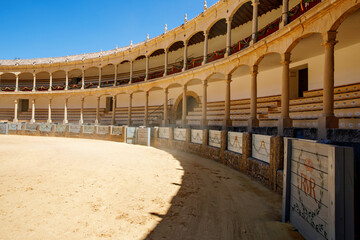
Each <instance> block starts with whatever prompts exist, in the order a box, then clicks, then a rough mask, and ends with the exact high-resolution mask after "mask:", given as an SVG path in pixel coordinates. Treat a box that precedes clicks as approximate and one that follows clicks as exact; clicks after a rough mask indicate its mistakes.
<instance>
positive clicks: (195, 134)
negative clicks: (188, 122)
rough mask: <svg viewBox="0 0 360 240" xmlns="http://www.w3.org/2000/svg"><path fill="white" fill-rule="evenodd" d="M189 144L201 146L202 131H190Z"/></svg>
mask: <svg viewBox="0 0 360 240" xmlns="http://www.w3.org/2000/svg"><path fill="white" fill-rule="evenodd" d="M191 142H192V143H197V144H202V143H203V130H198V129H191Z"/></svg>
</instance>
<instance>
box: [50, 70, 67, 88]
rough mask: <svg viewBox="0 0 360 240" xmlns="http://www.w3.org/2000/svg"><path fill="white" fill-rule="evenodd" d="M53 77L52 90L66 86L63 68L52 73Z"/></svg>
mask: <svg viewBox="0 0 360 240" xmlns="http://www.w3.org/2000/svg"><path fill="white" fill-rule="evenodd" d="M52 78H53V80H52V81H53V84H52V85H53V87H52V89H53V90H64V89H65V87H66V72H65V71H64V70H58V71H56V72H53V73H52Z"/></svg>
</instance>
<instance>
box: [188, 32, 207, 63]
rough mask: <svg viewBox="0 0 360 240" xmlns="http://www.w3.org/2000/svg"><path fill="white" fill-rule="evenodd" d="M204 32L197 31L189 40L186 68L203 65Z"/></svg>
mask: <svg viewBox="0 0 360 240" xmlns="http://www.w3.org/2000/svg"><path fill="white" fill-rule="evenodd" d="M204 40H205V35H204V32H202V31H201V32H198V33H195V34H194V35H193V36H192V37H191V38H190V39H189V41H188V54H187V55H188V56H187V63H186V68H187V69H191V68H195V67H198V66H201V64H202V62H203V59H204Z"/></svg>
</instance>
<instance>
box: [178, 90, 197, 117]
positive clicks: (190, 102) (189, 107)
mask: <svg viewBox="0 0 360 240" xmlns="http://www.w3.org/2000/svg"><path fill="white" fill-rule="evenodd" d="M182 102H183V99H181V100H180V102H179V104H178V107H177V109H176V120H181V118H182V108H183V106H182ZM196 107H199V103H198V101H197V100H196V98H195V97H193V96H186V114H188V113H189V112H192V111H193V110H194V108H196Z"/></svg>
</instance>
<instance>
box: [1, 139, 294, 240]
mask: <svg viewBox="0 0 360 240" xmlns="http://www.w3.org/2000/svg"><path fill="white" fill-rule="evenodd" d="M280 220H281V196H280V195H277V194H274V193H272V192H271V191H269V190H268V189H267V188H265V187H264V186H262V185H261V184H259V183H257V182H255V181H253V180H251V179H250V178H248V177H247V176H245V175H243V174H241V173H239V172H237V171H235V170H232V169H230V168H228V167H226V166H223V165H221V164H219V163H216V162H214V161H211V160H208V159H204V158H201V157H198V156H195V155H192V154H187V153H179V152H166V151H163V150H159V149H155V148H151V147H143V146H137V145H128V144H124V143H117V142H108V141H98V140H85V139H69V138H50V137H28V136H0V239H11V240H15V239H27V240H33V239H301V237H300V235H299V234H298V233H297V232H296V231H294V229H293V228H292V227H291V226H289V225H288V224H282V223H281V222H280Z"/></svg>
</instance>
